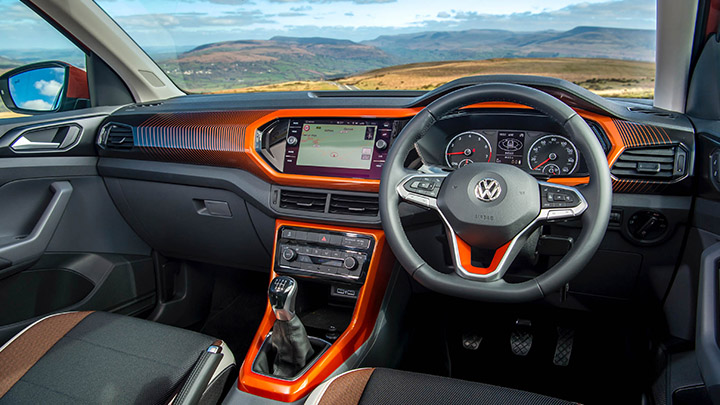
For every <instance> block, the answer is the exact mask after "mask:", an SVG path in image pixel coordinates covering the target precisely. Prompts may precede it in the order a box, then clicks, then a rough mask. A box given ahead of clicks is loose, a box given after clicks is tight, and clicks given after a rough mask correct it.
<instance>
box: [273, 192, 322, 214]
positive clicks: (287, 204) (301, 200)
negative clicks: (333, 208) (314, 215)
mask: <svg viewBox="0 0 720 405" xmlns="http://www.w3.org/2000/svg"><path fill="white" fill-rule="evenodd" d="M326 201H327V194H325V193H311V192H306V191H294V190H281V191H280V208H285V209H291V210H298V211H311V212H325V202H326Z"/></svg>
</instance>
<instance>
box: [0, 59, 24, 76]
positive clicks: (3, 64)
mask: <svg viewBox="0 0 720 405" xmlns="http://www.w3.org/2000/svg"><path fill="white" fill-rule="evenodd" d="M22 64H23V63H22V62H19V61H16V60H14V59H10V58H7V57H5V56H2V55H0V74H2V73H4V72H5V71H8V70H10V69H14V68H16V67H18V66H21V65H22Z"/></svg>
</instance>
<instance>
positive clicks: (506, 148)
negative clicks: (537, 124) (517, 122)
mask: <svg viewBox="0 0 720 405" xmlns="http://www.w3.org/2000/svg"><path fill="white" fill-rule="evenodd" d="M444 158H445V159H444V160H445V164H446V165H447V166H448V167H449V168H452V169H457V168H459V167H462V166H465V165H468V164H472V163H480V162H493V163H505V164H510V165H513V166H517V167H520V168H522V169H524V170H525V171H527V172H529V173H531V174H534V175H540V176H546V177H553V176H572V175H577V174H578V173H579V172H580V171H581V170H579V169H580V165H579V162H580V160H581V158H580V155H579V153H578V149H577V147H576V146H575V144H574V143H573V142H572V141H571V140H570V139H568V138H567V137H565V136H562V135H557V134H553V133H548V132H542V131H524V130H512V129H479V130H469V131H464V132H460V133H458V134H455V135H450V136H449V140H448V141H447V143H446V146H445V157H444Z"/></svg>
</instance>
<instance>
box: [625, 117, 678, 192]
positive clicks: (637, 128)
mask: <svg viewBox="0 0 720 405" xmlns="http://www.w3.org/2000/svg"><path fill="white" fill-rule="evenodd" d="M613 124H615V128H617V131H618V134H619V135H620V139H621V140H622V143H623V144H624V148H623V149H631V148H639V147H652V146H661V145H670V144H672V143H673V142H672V140H671V139H670V135H668V133H667V131H665V129H664V128H660V127H656V126H652V125H645V124H637V123H634V122H629V121H622V120H616V119H613ZM612 184H613V191H615V192H616V193H653V192H658V191H660V190H661V189H663V188H665V186H666V185H667V183H666V182H662V181H649V180H637V179H617V178H615V177H614V176H613V178H612Z"/></svg>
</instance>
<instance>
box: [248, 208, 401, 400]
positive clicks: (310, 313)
mask: <svg viewBox="0 0 720 405" xmlns="http://www.w3.org/2000/svg"><path fill="white" fill-rule="evenodd" d="M393 264H394V258H393V255H392V252H391V251H390V249H389V248H388V247H387V245H386V244H385V235H384V233H383V231H382V230H377V229H362V228H350V227H342V226H331V225H316V224H310V223H304V222H299V221H288V220H282V219H278V220H277V221H276V224H275V249H274V254H273V269H272V271H271V274H270V278H271V280H272V282H271V284H270V289H269V292H270V299H269V300H268V305H267V307H266V311H265V315H264V317H263V320H262V322H261V324H260V327H259V328H258V331H257V333H256V335H255V337H254V340H253V342H252V345H251V347H250V349H249V350H248V353H247V355H246V357H245V361H244V363H243V365H242V367H241V369H240V375H239V379H238V389H239V390H240V391H242V392H244V393H246V394H250V395H253V396H259V397H263V398H266V399H272V400H275V401H281V402H295V401H298V400H300V399H302V398H303V397H305V396H307V395H308V394H309V393H310V392H311V391H312V390H313V389H314V388H315V387H317V386H318V385H320V384H321V383H322V382H323V381H325V380H326V379H327V378H329V377H331V376H332V375H334V374H337V373H339V372H341V371H344V370H347V369H350V368H356V367H358V366H359V365H360V364H358V363H357V362H358V358H362V357H363V356H362V355H361V353H362V350H365V349H363V348H364V347H366V348H367V347H369V346H368V345H366V344H365V343H367V342H368V340H370V338H371V336H372V335H373V333H374V331H375V324H376V322H377V319H378V314H379V312H380V307H381V305H382V302H383V298H384V295H385V290H386V286H387V283H388V280H389V278H390V273H391V271H392V267H393ZM296 283H297V285H295V284H296ZM276 291H281V292H282V293H277V292H276ZM279 296H282V297H288V298H282V299H277V297H279ZM271 301H274V302H271ZM295 301H297V303H295ZM283 303H286V305H284V306H283ZM286 314H290V315H289V316H288V315H286ZM303 330H306V331H307V333H306V335H303V333H304V332H303ZM276 335H277V336H279V337H280V338H281V340H280V341H276ZM286 336H292V337H291V338H290V339H287V338H285V337H286ZM302 336H306V337H302ZM288 341H289V342H291V346H288V343H283V342H288ZM297 341H303V342H304V343H302V344H300V345H297V343H292V342H297ZM283 352H285V353H291V354H295V353H298V352H301V353H307V356H302V357H303V358H301V359H297V358H295V359H294V360H292V361H291V365H294V367H291V368H290V369H291V371H288V372H285V371H284V370H283V369H282V367H279V366H278V360H277V359H282V357H278V356H279V355H278V353H283ZM281 355H282V354H281ZM303 365H304V366H303ZM278 370H279V371H278Z"/></svg>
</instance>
